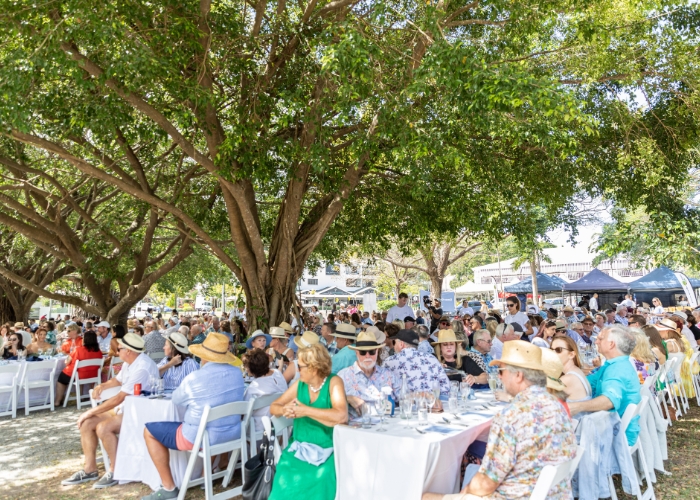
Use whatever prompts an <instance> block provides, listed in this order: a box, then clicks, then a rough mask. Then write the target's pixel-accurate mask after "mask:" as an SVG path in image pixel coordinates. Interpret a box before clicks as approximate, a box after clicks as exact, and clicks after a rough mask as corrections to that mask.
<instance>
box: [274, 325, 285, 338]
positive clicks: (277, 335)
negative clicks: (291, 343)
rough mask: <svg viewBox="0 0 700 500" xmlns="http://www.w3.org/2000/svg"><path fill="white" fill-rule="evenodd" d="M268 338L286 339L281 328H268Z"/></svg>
mask: <svg viewBox="0 0 700 500" xmlns="http://www.w3.org/2000/svg"><path fill="white" fill-rule="evenodd" d="M270 338H271V339H286V338H287V335H285V333H284V328H283V327H281V326H273V327H272V328H270Z"/></svg>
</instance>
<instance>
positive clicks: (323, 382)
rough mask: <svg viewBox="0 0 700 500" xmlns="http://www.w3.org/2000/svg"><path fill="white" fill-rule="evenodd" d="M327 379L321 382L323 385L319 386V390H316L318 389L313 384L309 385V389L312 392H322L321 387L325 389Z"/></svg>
mask: <svg viewBox="0 0 700 500" xmlns="http://www.w3.org/2000/svg"><path fill="white" fill-rule="evenodd" d="M326 378H328V377H326ZM326 378H324V379H323V380H322V381H321V385H319V386H318V389H316V388H315V387H314V386H312V385H311V384H309V389H311V391H312V392H318V391H320V390H321V387H323V384H325V383H326Z"/></svg>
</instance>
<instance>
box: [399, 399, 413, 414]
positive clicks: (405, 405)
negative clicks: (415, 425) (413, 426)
mask: <svg viewBox="0 0 700 500" xmlns="http://www.w3.org/2000/svg"><path fill="white" fill-rule="evenodd" d="M399 404H400V407H399V409H400V410H401V418H402V419H404V420H411V414H412V413H413V400H412V399H411V398H410V397H409V396H406V397H405V398H404V399H402V400H401V401H399Z"/></svg>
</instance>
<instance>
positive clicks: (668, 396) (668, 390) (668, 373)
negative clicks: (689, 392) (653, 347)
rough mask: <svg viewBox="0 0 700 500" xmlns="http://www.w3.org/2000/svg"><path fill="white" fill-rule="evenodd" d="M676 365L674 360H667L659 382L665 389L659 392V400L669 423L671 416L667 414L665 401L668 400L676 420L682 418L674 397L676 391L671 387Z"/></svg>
mask: <svg viewBox="0 0 700 500" xmlns="http://www.w3.org/2000/svg"><path fill="white" fill-rule="evenodd" d="M675 364H676V360H675V359H674V358H668V359H667V360H666V363H664V365H663V373H662V375H661V381H662V382H663V383H664V384H665V387H664V389H663V391H661V399H662V402H663V405H664V408H665V409H666V415H668V418H669V423H670V421H671V420H672V419H671V414H670V413H669V410H668V406H667V404H666V401H667V400H668V404H670V405H671V406H672V407H674V408H675V409H676V419H678V418H680V417H681V416H682V414H681V409H680V406H681V405H680V404H679V403H678V398H677V397H676V391H675V390H674V388H673V386H674V384H675V382H674V377H675V376H674V371H673V368H674V365H675Z"/></svg>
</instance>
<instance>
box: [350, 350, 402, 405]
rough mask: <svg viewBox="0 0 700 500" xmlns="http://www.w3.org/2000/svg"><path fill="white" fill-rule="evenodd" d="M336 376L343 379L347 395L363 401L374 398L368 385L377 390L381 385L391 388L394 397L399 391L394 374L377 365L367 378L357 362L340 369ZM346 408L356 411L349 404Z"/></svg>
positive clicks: (379, 389)
mask: <svg viewBox="0 0 700 500" xmlns="http://www.w3.org/2000/svg"><path fill="white" fill-rule="evenodd" d="M338 376H339V377H340V378H341V379H343V384H345V394H347V395H348V396H357V397H358V398H360V399H362V400H364V401H372V400H374V398H373V397H372V395H371V393H369V392H368V389H369V388H370V387H375V388H376V389H377V391H379V392H381V391H382V387H389V388H391V391H392V396H393V397H394V399H396V395H397V394H398V393H399V384H398V382H397V380H396V378H395V377H394V374H393V373H392V372H391V371H389V370H387V369H386V368H383V367H381V366H379V365H376V366H375V367H374V373H372V376H371V377H369V378H367V375H365V374H364V372H363V371H362V370H361V369H360V367H359V366H358V365H357V362H355V363H353V365H352V366H348V367H347V368H343V369H342V370H340V371H339V372H338ZM348 409H350V410H351V413H353V414H354V413H356V412H354V411H353V410H354V408H352V407H351V406H350V405H348Z"/></svg>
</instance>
